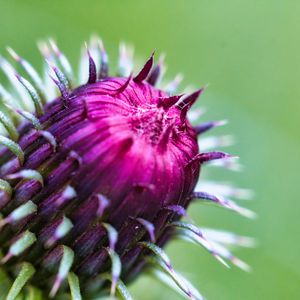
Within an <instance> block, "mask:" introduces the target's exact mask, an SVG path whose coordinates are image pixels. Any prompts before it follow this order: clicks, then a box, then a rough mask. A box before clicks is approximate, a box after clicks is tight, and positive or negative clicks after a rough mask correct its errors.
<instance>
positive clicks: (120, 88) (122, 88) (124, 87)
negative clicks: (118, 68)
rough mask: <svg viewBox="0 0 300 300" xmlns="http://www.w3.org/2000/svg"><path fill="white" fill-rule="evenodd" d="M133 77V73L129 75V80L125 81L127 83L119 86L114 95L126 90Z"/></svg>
mask: <svg viewBox="0 0 300 300" xmlns="http://www.w3.org/2000/svg"><path fill="white" fill-rule="evenodd" d="M131 79H132V74H130V75H129V77H128V78H127V80H126V81H125V83H124V84H123V85H122V86H121V87H119V88H118V89H116V91H115V94H114V95H118V94H121V93H123V92H124V91H125V90H126V88H127V87H128V85H129V83H130V81H131Z"/></svg>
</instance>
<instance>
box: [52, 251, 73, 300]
mask: <svg viewBox="0 0 300 300" xmlns="http://www.w3.org/2000/svg"><path fill="white" fill-rule="evenodd" d="M73 261H74V252H73V251H72V250H71V249H70V248H69V247H67V246H63V256H62V258H61V261H60V265H59V270H58V273H57V276H56V279H55V282H54V285H53V287H52V289H51V291H50V294H49V296H50V298H54V297H55V295H56V293H57V292H58V290H59V288H60V286H61V284H62V282H63V281H64V279H65V278H66V277H67V276H68V274H69V271H70V269H71V267H72V264H73Z"/></svg>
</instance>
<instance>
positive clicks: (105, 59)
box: [98, 39, 109, 79]
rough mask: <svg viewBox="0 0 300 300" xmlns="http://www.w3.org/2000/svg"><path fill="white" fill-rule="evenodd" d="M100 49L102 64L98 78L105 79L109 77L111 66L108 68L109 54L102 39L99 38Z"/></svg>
mask: <svg viewBox="0 0 300 300" xmlns="http://www.w3.org/2000/svg"><path fill="white" fill-rule="evenodd" d="M99 49H100V57H101V65H100V71H99V75H98V78H99V79H104V78H107V77H108V71H109V68H108V55H107V52H106V50H105V48H104V45H103V42H102V40H101V39H100V40H99Z"/></svg>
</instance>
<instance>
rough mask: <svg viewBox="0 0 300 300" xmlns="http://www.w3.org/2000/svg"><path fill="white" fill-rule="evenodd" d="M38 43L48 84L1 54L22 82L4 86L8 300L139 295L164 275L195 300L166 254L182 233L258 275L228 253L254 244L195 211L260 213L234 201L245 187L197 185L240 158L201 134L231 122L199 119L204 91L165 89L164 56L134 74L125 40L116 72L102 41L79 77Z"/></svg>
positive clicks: (3, 238) (2, 194) (0, 189)
mask: <svg viewBox="0 0 300 300" xmlns="http://www.w3.org/2000/svg"><path fill="white" fill-rule="evenodd" d="M39 46H40V50H41V52H42V54H43V56H44V57H45V59H46V67H45V74H46V76H45V78H44V79H42V78H41V77H40V76H39V75H38V72H36V70H35V69H34V68H33V67H32V66H31V65H30V64H29V63H28V62H27V61H26V60H25V59H23V58H21V57H20V56H19V55H18V54H16V52H14V51H13V50H12V49H10V48H9V49H8V51H9V53H10V54H11V56H12V58H13V59H14V60H15V63H16V64H17V65H18V66H17V68H18V70H20V72H21V73H22V75H20V73H18V72H17V71H16V69H15V68H14V67H13V65H12V64H11V63H10V62H9V61H8V60H6V59H5V58H3V57H0V67H1V69H2V71H3V72H4V74H5V75H6V76H7V78H8V80H9V81H10V82H11V87H12V89H10V90H6V89H5V88H4V87H3V86H1V85H0V96H1V100H0V101H1V102H0V106H1V107H0V108H1V111H0V123H1V124H2V125H3V126H2V127H3V128H2V129H3V130H4V131H3V132H4V133H3V135H1V136H0V145H1V148H0V178H1V179H0V212H1V216H2V217H1V220H0V230H1V233H0V249H1V255H2V256H1V261H0V264H1V272H2V273H3V278H6V280H7V281H8V282H9V283H8V285H9V286H10V288H9V289H8V291H5V292H1V293H2V294H1V297H2V298H1V297H0V298H1V299H7V300H13V299H19V298H18V297H19V296H20V295H22V296H26V297H29V298H28V299H48V298H52V299H64V298H63V297H66V299H70V297H71V299H73V300H79V299H94V297H99V296H101V295H107V294H109V293H110V294H111V296H115V297H119V298H121V299H131V296H130V294H129V292H128V290H127V288H126V284H127V283H130V282H131V281H132V280H134V279H135V278H136V277H137V276H139V275H140V274H141V272H142V271H144V270H155V274H156V275H158V276H159V278H161V279H164V280H166V281H167V282H168V283H170V284H171V285H172V284H173V285H172V286H175V287H176V288H177V289H178V291H180V292H181V293H182V294H183V295H184V296H186V297H187V298H189V299H202V296H201V294H200V293H199V292H198V291H197V290H196V289H195V288H194V287H193V286H192V285H191V284H190V283H189V282H188V281H187V280H186V279H185V278H184V277H183V276H182V275H180V274H179V273H178V272H176V271H175V270H174V268H173V267H172V264H171V262H170V260H169V258H168V256H167V254H166V253H165V252H164V250H163V249H162V248H163V247H164V245H165V244H166V243H168V242H169V241H170V240H171V239H172V238H173V237H180V238H183V239H185V240H188V241H192V242H194V243H196V244H199V245H201V246H202V247H203V248H204V249H206V250H207V251H208V252H210V253H211V254H212V256H213V257H215V258H216V259H217V260H219V261H220V262H221V263H223V264H224V265H226V266H228V265H227V261H229V262H231V263H233V264H234V265H237V266H238V267H240V268H242V269H246V270H247V269H248V268H249V267H248V266H247V265H246V264H245V263H244V262H243V261H241V260H239V259H238V258H237V257H235V256H234V255H233V254H232V253H231V252H230V251H229V249H228V248H227V246H228V245H240V246H249V245H251V244H252V240H251V239H249V238H247V237H241V236H237V235H234V234H232V233H229V232H225V231H218V230H213V229H205V228H199V227H197V226H196V225H194V224H193V222H192V221H191V220H190V218H189V217H188V215H187V208H188V206H189V205H190V204H191V203H192V202H196V201H197V202H199V203H212V204H217V205H219V206H222V207H225V208H227V209H229V210H232V211H235V212H237V213H240V214H242V215H245V216H248V217H252V216H253V213H252V212H251V211H249V210H247V209H245V208H242V207H240V206H238V205H237V204H236V203H235V202H233V201H232V200H230V198H231V197H235V198H243V197H247V196H249V195H248V194H249V193H248V192H247V191H246V190H241V189H237V188H235V187H232V186H225V185H222V184H216V183H215V184H214V183H209V182H205V181H203V180H200V181H199V182H198V179H199V178H198V177H199V174H200V171H201V168H202V167H203V166H204V165H205V164H210V163H211V164H216V165H219V166H223V167H227V168H234V167H236V157H233V156H231V155H229V154H227V153H224V152H217V151H211V152H209V150H210V149H212V148H215V147H217V146H225V145H226V144H228V142H229V139H228V138H224V137H220V138H216V137H214V138H205V137H204V138H203V137H202V135H203V134H204V133H205V132H206V131H208V130H209V129H212V128H214V127H216V126H220V125H223V124H224V122H221V121H218V122H205V123H202V124H200V125H196V126H192V125H191V123H190V121H189V120H188V118H193V117H194V118H195V114H196V115H197V114H198V115H199V111H197V110H195V111H194V115H193V114H192V111H191V107H192V106H193V105H194V103H195V102H196V101H197V99H198V97H199V96H200V95H201V94H202V92H203V91H204V89H203V88H202V89H199V90H196V91H195V92H193V93H191V94H176V88H177V86H178V84H179V82H180V77H179V76H177V77H176V78H175V79H174V80H173V81H172V82H170V83H168V84H166V85H165V86H164V87H163V86H162V85H160V81H161V77H162V71H163V70H164V64H163V60H162V59H160V60H159V61H158V63H157V64H155V65H153V64H154V56H153V54H152V55H151V56H150V58H149V59H148V60H147V62H146V63H145V65H144V66H143V67H142V68H141V70H140V71H139V72H134V73H133V72H132V65H133V63H132V51H131V49H128V48H126V47H125V46H124V45H122V46H121V48H120V60H119V67H118V74H117V76H116V77H112V76H111V75H109V64H108V56H107V53H106V51H105V49H104V46H103V44H102V42H101V40H100V39H98V38H93V39H92V40H91V42H90V44H89V45H88V46H86V50H85V51H84V52H85V53H83V55H82V59H81V63H80V70H79V77H78V79H77V80H75V77H74V72H73V70H72V68H71V65H70V63H69V61H68V59H67V58H66V56H65V55H64V54H63V53H62V52H61V51H60V50H59V48H58V47H57V45H56V44H55V43H54V41H52V40H50V41H49V42H47V43H41V44H40V45H39ZM196 118H198V116H196ZM199 136H200V138H199V142H198V137H199ZM198 144H200V151H199V146H198ZM0 284H1V282H0ZM3 290H4V289H3ZM3 293H4V294H3ZM30 297H31V298H30ZM22 299H23V298H22ZM26 299H27V298H26Z"/></svg>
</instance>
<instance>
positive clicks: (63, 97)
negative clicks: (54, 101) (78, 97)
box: [49, 74, 69, 108]
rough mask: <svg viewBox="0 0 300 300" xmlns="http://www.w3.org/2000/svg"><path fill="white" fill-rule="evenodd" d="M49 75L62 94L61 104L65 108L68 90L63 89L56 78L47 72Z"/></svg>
mask: <svg viewBox="0 0 300 300" xmlns="http://www.w3.org/2000/svg"><path fill="white" fill-rule="evenodd" d="M49 77H50V78H51V80H52V81H53V82H54V83H55V85H56V86H57V87H58V89H59V91H60V93H61V96H62V100H63V105H64V107H65V108H67V107H68V104H67V100H68V99H69V93H68V91H67V90H66V89H65V87H64V85H62V84H61V83H60V82H59V81H58V80H56V79H55V78H53V77H52V75H50V74H49Z"/></svg>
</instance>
